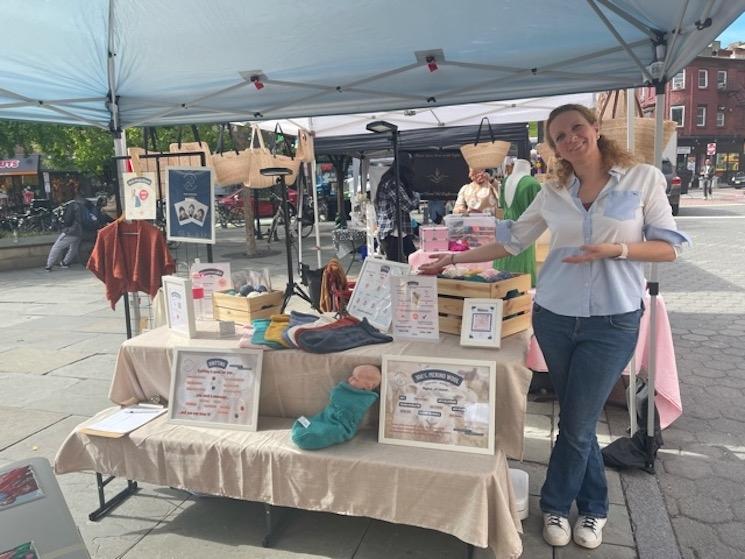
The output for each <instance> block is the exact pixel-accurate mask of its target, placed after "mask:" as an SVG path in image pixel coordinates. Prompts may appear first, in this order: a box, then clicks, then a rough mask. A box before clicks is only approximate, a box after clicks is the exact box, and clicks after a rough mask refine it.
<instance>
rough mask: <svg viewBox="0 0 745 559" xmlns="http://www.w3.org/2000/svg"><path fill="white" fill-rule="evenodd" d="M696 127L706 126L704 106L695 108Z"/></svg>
mask: <svg viewBox="0 0 745 559" xmlns="http://www.w3.org/2000/svg"><path fill="white" fill-rule="evenodd" d="M696 126H698V127H702V126H706V105H699V106H698V107H696Z"/></svg>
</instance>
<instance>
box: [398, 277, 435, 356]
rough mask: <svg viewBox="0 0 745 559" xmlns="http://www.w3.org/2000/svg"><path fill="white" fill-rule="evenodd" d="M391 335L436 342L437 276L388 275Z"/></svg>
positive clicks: (399, 337) (402, 338)
mask: <svg viewBox="0 0 745 559" xmlns="http://www.w3.org/2000/svg"><path fill="white" fill-rule="evenodd" d="M390 282H391V303H392V305H393V316H392V322H393V338H394V339H395V340H404V341H427V342H435V343H436V342H438V341H439V340H440V317H439V315H438V314H437V277H436V276H410V275H406V276H391V278H390Z"/></svg>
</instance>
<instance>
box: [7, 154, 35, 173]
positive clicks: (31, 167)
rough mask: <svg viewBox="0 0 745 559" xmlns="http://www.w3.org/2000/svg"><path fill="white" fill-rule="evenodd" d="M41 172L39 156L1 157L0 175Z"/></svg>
mask: <svg viewBox="0 0 745 559" xmlns="http://www.w3.org/2000/svg"><path fill="white" fill-rule="evenodd" d="M38 172H39V156H38V155H27V156H26V157H12V158H9V159H0V176H2V177H7V176H22V175H36V174H37V173H38Z"/></svg>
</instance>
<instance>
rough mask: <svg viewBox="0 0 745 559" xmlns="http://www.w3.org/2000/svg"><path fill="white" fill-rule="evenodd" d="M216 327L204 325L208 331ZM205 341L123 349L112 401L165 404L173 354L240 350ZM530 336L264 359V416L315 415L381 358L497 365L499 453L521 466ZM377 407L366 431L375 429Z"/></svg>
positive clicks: (161, 338) (162, 339) (276, 353)
mask: <svg viewBox="0 0 745 559" xmlns="http://www.w3.org/2000/svg"><path fill="white" fill-rule="evenodd" d="M213 324H216V323H208V322H205V323H199V327H200V328H205V329H207V328H209V327H210V326H211V325H213ZM199 335H200V338H197V339H191V340H190V339H187V338H183V337H181V336H178V335H175V334H172V333H171V332H170V330H169V329H168V328H167V327H162V328H157V329H155V330H152V331H150V332H147V333H145V334H142V335H140V336H137V337H135V338H132V339H131V340H127V341H126V342H124V343H123V344H122V347H121V349H120V350H119V356H118V358H117V363H116V371H115V373H114V378H113V380H112V384H111V391H110V394H109V397H110V398H111V401H112V402H114V403H117V404H122V405H129V404H133V403H136V402H142V401H146V400H148V399H149V398H150V397H151V396H153V395H158V396H160V397H161V398H165V399H168V394H169V388H170V383H171V363H172V358H173V354H174V352H173V348H174V347H209V348H215V349H220V348H222V349H225V348H236V347H238V338H237V337H235V338H230V339H217V338H216V336H215V335H214V333H210V332H206V331H205V332H200V334H199ZM529 340H530V335H529V332H527V331H526V332H520V333H518V334H514V335H512V336H509V337H507V338H505V339H504V340H502V348H501V349H499V350H496V349H482V348H466V347H461V346H460V339H459V337H458V336H453V335H450V334H441V336H440V342H439V343H437V344H433V343H425V342H393V343H388V344H377V345H369V346H363V347H359V348H355V349H350V350H347V351H342V352H339V353H329V354H313V353H306V352H303V351H300V350H293V349H284V350H267V351H265V352H264V357H263V364H262V376H261V397H260V402H259V415H262V416H268V417H286V418H297V417H299V416H301V415H306V416H310V415H314V414H316V413H318V412H319V411H321V410H322V409H323V408H324V407H326V405H327V404H328V397H329V391H330V390H331V388H333V387H334V386H335V385H336V384H337V383H338V382H340V381H342V380H345V379H346V378H347V377H348V376H349V373H350V372H351V371H352V369H353V368H354V367H356V366H357V365H362V364H366V363H369V364H374V365H378V366H379V365H380V364H381V362H382V356H383V355H386V354H390V355H411V356H418V355H421V356H426V357H428V358H432V357H446V358H451V359H459V358H460V359H482V360H488V361H495V362H496V364H497V383H496V392H497V405H496V415H495V419H496V421H495V424H496V446H497V448H500V449H501V450H502V451H503V452H504V453H505V454H506V455H507V456H508V457H509V458H515V459H518V460H519V459H521V458H522V454H523V428H524V423H525V408H526V402H527V393H528V387H529V386H530V379H531V372H530V370H529V369H527V368H526V367H525V364H524V363H525V352H526V350H527V348H528V342H529ZM377 417H378V416H377V404H376V405H375V407H374V408H373V409H372V410H371V414H370V416H369V418H368V420H367V421H366V422H365V424H364V425H363V426H368V425H377Z"/></svg>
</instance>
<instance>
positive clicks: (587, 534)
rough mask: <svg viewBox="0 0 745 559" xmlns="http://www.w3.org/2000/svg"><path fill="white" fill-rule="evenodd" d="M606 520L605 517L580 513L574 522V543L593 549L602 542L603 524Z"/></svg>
mask: <svg viewBox="0 0 745 559" xmlns="http://www.w3.org/2000/svg"><path fill="white" fill-rule="evenodd" d="M607 521H608V519H607V518H595V517H594V516H582V515H580V516H579V517H578V518H577V522H576V523H575V524H574V543H576V544H577V545H581V546H582V547H586V548H587V549H595V548H596V547H598V546H599V545H600V544H601V543H603V526H605V523H606V522H607Z"/></svg>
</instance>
